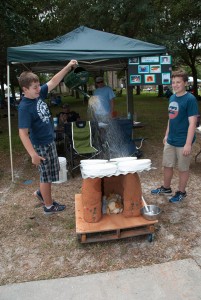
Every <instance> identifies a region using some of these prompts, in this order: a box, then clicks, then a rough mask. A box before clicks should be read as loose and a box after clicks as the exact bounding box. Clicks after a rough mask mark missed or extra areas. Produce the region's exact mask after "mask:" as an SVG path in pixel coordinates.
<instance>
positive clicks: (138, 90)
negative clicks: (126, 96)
mask: <svg viewBox="0 0 201 300" xmlns="http://www.w3.org/2000/svg"><path fill="white" fill-rule="evenodd" d="M136 95H140V85H137V89H136Z"/></svg>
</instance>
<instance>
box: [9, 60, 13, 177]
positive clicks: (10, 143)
mask: <svg viewBox="0 0 201 300" xmlns="http://www.w3.org/2000/svg"><path fill="white" fill-rule="evenodd" d="M7 87H8V136H9V146H10V166H11V176H12V182H14V172H13V153H12V139H11V119H10V88H9V87H10V66H9V64H7Z"/></svg>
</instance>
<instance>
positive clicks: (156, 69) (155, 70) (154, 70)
mask: <svg viewBox="0 0 201 300" xmlns="http://www.w3.org/2000/svg"><path fill="white" fill-rule="evenodd" d="M150 73H161V65H150Z"/></svg>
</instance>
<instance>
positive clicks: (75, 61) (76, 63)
mask: <svg viewBox="0 0 201 300" xmlns="http://www.w3.org/2000/svg"><path fill="white" fill-rule="evenodd" d="M77 65H78V62H77V60H75V59H72V60H71V61H70V62H69V63H68V65H67V66H68V67H69V68H72V67H73V68H75V67H76V66H77Z"/></svg>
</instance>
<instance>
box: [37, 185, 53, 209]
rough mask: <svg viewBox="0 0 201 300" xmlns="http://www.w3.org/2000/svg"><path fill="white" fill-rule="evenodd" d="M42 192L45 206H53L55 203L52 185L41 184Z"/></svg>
mask: <svg viewBox="0 0 201 300" xmlns="http://www.w3.org/2000/svg"><path fill="white" fill-rule="evenodd" d="M40 192H41V194H42V196H43V200H44V203H45V206H51V205H52V203H53V200H52V195H51V183H50V182H45V183H44V182H40Z"/></svg>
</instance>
